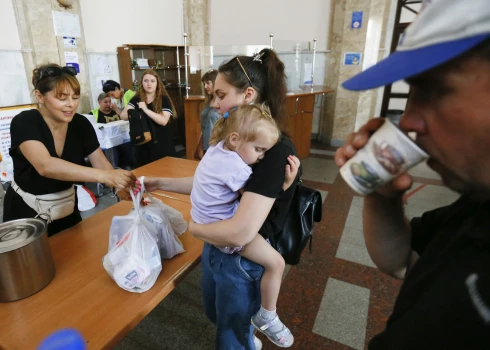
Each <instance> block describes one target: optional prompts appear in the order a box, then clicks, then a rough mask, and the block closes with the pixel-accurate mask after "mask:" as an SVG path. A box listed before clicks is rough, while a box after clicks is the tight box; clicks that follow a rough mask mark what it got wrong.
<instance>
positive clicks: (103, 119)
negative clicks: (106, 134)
mask: <svg viewBox="0 0 490 350" xmlns="http://www.w3.org/2000/svg"><path fill="white" fill-rule="evenodd" d="M89 114H91V115H93V113H92V112H90V113H89ZM118 120H121V118H119V116H118V115H117V113H116V112H114V111H113V110H111V111H110V112H109V113H107V114H105V113H104V112H102V111H101V110H100V109H99V113H98V115H97V123H100V124H107V123H110V122H115V121H118Z"/></svg>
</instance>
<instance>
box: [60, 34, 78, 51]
mask: <svg viewBox="0 0 490 350" xmlns="http://www.w3.org/2000/svg"><path fill="white" fill-rule="evenodd" d="M63 44H64V45H65V49H76V48H77V39H76V38H71V37H69V36H64V37H63Z"/></svg>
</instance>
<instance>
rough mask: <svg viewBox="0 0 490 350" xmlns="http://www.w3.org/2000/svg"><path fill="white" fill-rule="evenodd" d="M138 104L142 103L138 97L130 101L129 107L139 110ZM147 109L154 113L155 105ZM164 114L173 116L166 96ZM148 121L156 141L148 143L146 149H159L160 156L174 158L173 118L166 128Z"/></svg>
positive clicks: (163, 102) (151, 104)
mask: <svg viewBox="0 0 490 350" xmlns="http://www.w3.org/2000/svg"><path fill="white" fill-rule="evenodd" d="M138 102H140V97H139V96H138V95H136V96H134V97H133V98H132V99H131V100H130V101H129V103H128V105H129V106H131V107H133V108H135V109H139V107H138ZM147 107H148V109H149V110H151V111H153V103H150V104H147ZM162 112H168V113H170V115H172V114H173V113H172V104H171V103H170V99H169V98H168V97H167V96H165V95H163V96H162ZM148 119H149V120H150V123H151V124H152V126H153V130H154V131H155V134H156V137H155V140H154V141H152V142H151V144H150V143H148V144H147V146H146V147H153V148H158V151H159V155H160V156H161V157H164V156H174V155H175V148H174V142H173V132H172V117H170V119H169V121H168V123H167V125H165V126H163V125H160V124H157V123H155V122H154V121H153V119H151V118H150V117H148ZM161 157H158V158H161Z"/></svg>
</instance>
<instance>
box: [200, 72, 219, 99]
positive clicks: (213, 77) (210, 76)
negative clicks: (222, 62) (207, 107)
mask: <svg viewBox="0 0 490 350" xmlns="http://www.w3.org/2000/svg"><path fill="white" fill-rule="evenodd" d="M217 76H218V71H217V70H216V69H211V70H208V71H207V72H206V73H204V75H203V76H202V78H201V81H202V82H203V83H205V82H207V81H211V82H212V83H213V85H214V82H215V80H216V77H217ZM213 96H214V93H213V95H212V96H209V95H208V94H205V95H204V102H206V104H209V101H211V99H212V97H213Z"/></svg>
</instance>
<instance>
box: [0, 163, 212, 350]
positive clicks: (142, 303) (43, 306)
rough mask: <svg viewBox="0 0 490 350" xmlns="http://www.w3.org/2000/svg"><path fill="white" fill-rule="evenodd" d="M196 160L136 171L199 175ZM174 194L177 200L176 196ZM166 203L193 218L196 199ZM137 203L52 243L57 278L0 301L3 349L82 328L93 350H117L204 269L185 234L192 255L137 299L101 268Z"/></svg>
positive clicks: (166, 263)
mask: <svg viewBox="0 0 490 350" xmlns="http://www.w3.org/2000/svg"><path fill="white" fill-rule="evenodd" d="M197 164H198V163H197V162H194V161H189V160H184V159H176V158H168V157H167V158H164V159H161V160H159V161H156V162H153V163H151V164H149V165H146V166H144V167H142V168H139V169H137V170H136V171H135V174H136V175H137V176H141V175H148V176H162V177H165V176H170V177H185V176H192V175H193V174H194V171H195V168H196V167H197ZM171 195H172V196H173V195H175V194H171ZM177 197H178V200H175V199H168V198H163V197H159V199H162V200H163V202H164V203H166V204H167V205H170V206H172V207H174V208H175V209H177V210H179V211H181V212H182V213H183V215H184V218H185V219H186V220H187V221H188V220H189V218H190V208H191V205H190V203H189V200H188V198H189V196H176V198H177ZM131 206H132V203H130V202H120V203H117V204H116V205H113V206H111V207H109V208H107V209H105V210H104V211H102V212H100V213H98V214H95V215H93V216H91V217H90V218H88V219H86V220H83V221H82V222H81V223H80V224H78V225H76V226H74V227H72V228H70V229H68V230H66V231H64V232H62V233H59V234H57V235H55V236H53V237H51V238H50V244H51V250H52V253H53V258H54V262H55V265H56V276H55V278H54V280H53V281H52V282H51V283H50V284H49V285H48V286H47V287H46V288H44V289H43V290H42V291H40V292H38V293H37V294H34V295H33V296H31V297H28V298H26V299H23V300H19V301H15V302H10V303H0V349H35V348H36V347H37V345H39V343H40V342H41V341H42V340H43V339H44V338H45V337H46V336H47V335H49V334H51V333H52V332H54V331H56V330H58V329H60V328H65V327H73V328H76V329H77V330H79V331H80V332H81V333H82V335H83V337H84V339H85V340H86V342H87V346H88V348H89V349H107V348H112V347H113V346H114V345H116V344H117V343H118V342H119V341H121V340H122V339H123V338H124V336H125V335H126V334H127V333H128V332H129V331H130V330H131V329H132V328H134V327H135V326H136V325H137V324H138V323H139V322H140V321H141V320H142V319H143V318H144V317H145V316H146V315H147V314H148V313H149V312H150V311H151V310H152V309H153V308H154V307H155V306H157V305H158V304H159V303H160V302H161V301H162V300H163V299H164V298H165V297H166V296H167V295H168V294H169V293H170V292H171V291H172V290H173V289H174V288H175V286H176V284H177V283H178V282H179V281H180V280H181V279H182V278H183V277H184V276H185V275H186V274H187V273H188V272H190V271H191V270H192V269H193V267H194V266H195V265H196V264H198V263H199V261H200V256H201V250H202V247H203V243H202V241H200V240H198V239H196V238H194V237H192V236H191V235H190V234H189V233H187V232H186V233H184V234H183V235H182V236H181V240H182V242H183V243H184V248H185V250H186V251H185V253H183V254H180V255H178V256H176V257H174V258H172V259H171V260H163V264H162V265H163V270H162V272H161V274H160V276H159V277H158V279H157V281H156V283H155V285H154V286H153V287H152V288H151V289H150V290H149V291H147V292H145V293H142V294H136V293H131V292H127V291H125V290H123V289H121V288H120V287H118V286H117V284H116V282H114V281H113V280H112V279H111V278H110V277H109V275H108V274H107V272H106V271H105V270H104V268H103V267H102V257H103V256H104V255H105V254H106V253H107V249H108V244H109V227H110V224H111V220H112V217H113V216H117V215H126V214H127V213H128V212H129V210H130V209H131Z"/></svg>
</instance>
